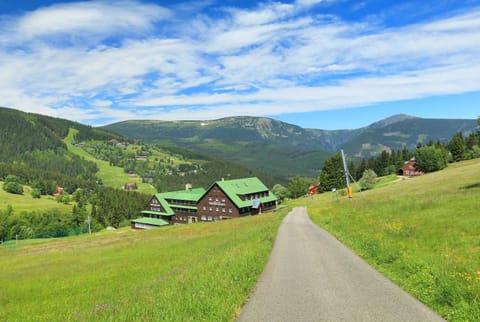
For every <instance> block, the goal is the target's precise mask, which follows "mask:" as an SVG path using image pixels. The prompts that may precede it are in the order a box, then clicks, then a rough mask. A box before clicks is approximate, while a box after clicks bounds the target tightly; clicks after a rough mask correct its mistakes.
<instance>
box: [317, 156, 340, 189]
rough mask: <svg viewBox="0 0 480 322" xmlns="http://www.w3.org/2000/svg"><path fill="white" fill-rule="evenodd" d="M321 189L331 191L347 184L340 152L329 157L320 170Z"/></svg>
mask: <svg viewBox="0 0 480 322" xmlns="http://www.w3.org/2000/svg"><path fill="white" fill-rule="evenodd" d="M319 180H320V185H319V187H318V190H319V191H322V192H325V191H330V190H332V189H333V188H336V189H339V188H341V187H344V186H345V174H344V169H343V161H342V156H341V154H340V153H337V154H335V155H334V156H332V157H330V158H328V159H327V160H325V162H324V163H323V168H322V171H321V172H320V177H319Z"/></svg>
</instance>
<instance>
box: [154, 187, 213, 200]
mask: <svg viewBox="0 0 480 322" xmlns="http://www.w3.org/2000/svg"><path fill="white" fill-rule="evenodd" d="M204 193H205V189H203V188H196V189H189V190H179V191H172V192H163V193H157V194H156V195H155V196H157V198H158V199H175V200H184V201H194V202H198V201H199V200H200V198H201V197H202V196H203V194H204Z"/></svg>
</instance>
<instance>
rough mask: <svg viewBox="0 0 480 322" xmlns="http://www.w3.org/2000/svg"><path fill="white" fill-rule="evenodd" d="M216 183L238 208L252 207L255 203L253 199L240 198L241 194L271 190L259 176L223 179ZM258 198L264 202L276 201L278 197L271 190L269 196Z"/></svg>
mask: <svg viewBox="0 0 480 322" xmlns="http://www.w3.org/2000/svg"><path fill="white" fill-rule="evenodd" d="M214 184H216V185H218V186H219V187H220V189H222V190H223V191H224V192H225V194H226V195H227V196H228V197H229V198H230V199H231V200H232V202H233V203H234V204H235V205H236V206H237V207H238V208H244V207H250V206H252V204H253V200H242V199H240V196H243V195H248V194H254V193H257V192H263V191H269V190H268V188H267V187H266V186H265V185H264V184H263V182H262V181H260V179H258V178H257V177H252V178H244V179H234V180H226V181H223V180H222V181H217V182H215V183H214ZM258 200H260V202H262V203H264V202H270V201H275V200H277V197H276V196H275V195H274V194H273V193H272V192H271V191H269V194H268V197H262V198H258Z"/></svg>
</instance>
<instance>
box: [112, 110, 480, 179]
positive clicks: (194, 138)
mask: <svg viewBox="0 0 480 322" xmlns="http://www.w3.org/2000/svg"><path fill="white" fill-rule="evenodd" d="M476 127H477V124H476V120H438V119H422V118H417V117H412V116H408V115H396V116H393V117H390V118H388V119H385V120H381V121H378V122H376V123H374V124H372V125H370V126H367V127H363V128H359V129H352V130H321V129H304V128H301V127H299V126H296V125H292V124H287V123H283V122H280V121H277V120H273V119H269V118H264V117H247V116H243V117H230V118H224V119H218V120H211V121H175V122H163V121H125V122H120V123H115V124H111V125H108V126H105V127H104V129H108V130H111V131H116V132H118V133H122V134H124V135H126V136H128V137H130V138H135V139H140V140H142V141H145V142H154V143H161V144H163V145H169V146H177V147H182V148H185V149H189V150H193V151H196V152H199V153H202V154H208V155H210V156H214V157H218V158H221V159H225V160H232V161H235V162H238V163H240V164H243V165H246V166H248V167H250V168H254V169H261V170H263V171H269V172H270V173H272V174H274V175H277V176H283V177H284V178H287V179H288V178H291V177H293V176H295V175H301V176H305V177H316V176H317V175H318V173H319V171H320V170H321V168H322V164H323V162H324V161H325V160H326V159H327V158H328V157H330V156H331V155H332V154H335V153H337V152H338V151H340V149H344V150H345V152H346V153H347V154H348V155H350V156H351V157H353V156H356V157H358V158H368V157H371V156H378V155H379V154H380V153H381V152H382V151H383V150H386V151H392V150H401V149H403V148H407V149H408V150H414V149H415V148H416V146H417V144H428V143H429V142H430V141H434V142H435V141H437V140H440V141H441V142H442V143H445V142H447V141H448V140H449V139H450V138H451V137H452V136H453V135H455V134H456V133H457V132H460V131H462V132H464V133H465V134H466V135H467V134H469V133H471V132H473V131H474V130H475V128H476Z"/></svg>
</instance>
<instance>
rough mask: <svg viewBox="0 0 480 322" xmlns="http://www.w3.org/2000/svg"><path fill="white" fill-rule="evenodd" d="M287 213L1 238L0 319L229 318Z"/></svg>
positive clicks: (250, 286) (251, 284)
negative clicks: (17, 240)
mask: <svg viewBox="0 0 480 322" xmlns="http://www.w3.org/2000/svg"><path fill="white" fill-rule="evenodd" d="M285 213H286V210H284V211H283V212H277V213H271V214H264V215H261V216H255V217H247V218H243V219H235V220H230V221H223V222H216V223H199V224H194V225H185V226H170V227H164V228H161V229H156V230H150V231H137V232H132V231H130V230H127V229H123V230H119V231H116V232H113V233H109V234H101V235H92V236H88V235H87V236H85V235H84V236H77V237H70V238H65V239H58V240H48V241H47V240H45V241H44V243H40V244H36V243H26V244H23V241H22V242H21V243H22V244H20V245H19V246H17V247H16V248H15V247H12V246H9V247H8V248H6V247H0V267H1V271H2V273H1V274H0V285H2V287H1V288H0V320H3V321H5V320H8V321H31V320H36V321H66V320H80V321H93V320H95V321H138V320H149V321H162V320H167V321H172V320H175V321H189V320H190V321H201V320H208V321H228V320H233V319H234V317H235V315H236V314H237V313H238V312H239V309H240V307H241V306H242V304H243V303H244V302H245V301H246V299H247V297H248V295H249V294H250V292H251V290H252V289H253V287H254V285H255V283H256V280H257V278H258V277H259V275H260V274H261V272H262V270H263V267H264V265H265V263H266V261H267V259H268V256H269V254H270V251H271V248H272V245H273V240H274V238H275V235H276V231H277V228H278V226H279V224H280V222H281V219H282V218H283V217H284V215H285Z"/></svg>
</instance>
